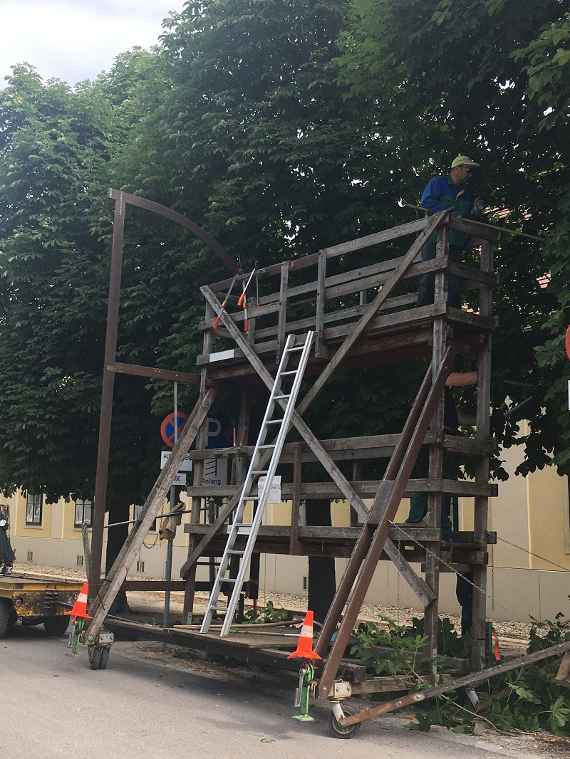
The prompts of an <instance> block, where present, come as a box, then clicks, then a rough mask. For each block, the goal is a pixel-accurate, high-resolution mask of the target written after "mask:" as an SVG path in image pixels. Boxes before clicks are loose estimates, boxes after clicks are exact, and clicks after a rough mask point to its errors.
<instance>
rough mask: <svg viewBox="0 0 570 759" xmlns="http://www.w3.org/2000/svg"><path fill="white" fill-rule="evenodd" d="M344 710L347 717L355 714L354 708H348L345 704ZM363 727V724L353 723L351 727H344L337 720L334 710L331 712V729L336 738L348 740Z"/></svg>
mask: <svg viewBox="0 0 570 759" xmlns="http://www.w3.org/2000/svg"><path fill="white" fill-rule="evenodd" d="M342 710H343V712H344V714H345V716H346V717H349V716H351V715H352V714H354V710H352V709H348V708H347V707H345V706H343V707H342ZM361 727H362V725H361V724H358V725H351V726H350V727H342V726H341V725H340V724H339V723H338V722H337V720H336V717H335V716H334V713H333V712H332V711H331V713H330V720H329V729H330V731H331V733H332V734H333V735H334V737H335V738H340V739H341V740H348V739H349V738H354V736H355V735H356V733H357V732H358V731H359V730H360V728H361Z"/></svg>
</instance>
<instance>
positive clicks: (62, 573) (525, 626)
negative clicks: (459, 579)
mask: <svg viewBox="0 0 570 759" xmlns="http://www.w3.org/2000/svg"><path fill="white" fill-rule="evenodd" d="M14 570H15V571H16V572H22V573H26V572H28V573H31V574H42V575H54V576H57V577H69V578H73V579H77V578H80V579H85V572H84V571H82V570H79V569H71V568H69V567H48V566H40V565H35V564H34V565H30V564H15V565H14ZM129 577H130V578H132V579H137V580H140V579H147V580H149V579H157V580H158V579H161V578H159V577H156V578H154V577H153V578H150V577H147V576H146V575H144V576H142V577H141V575H135V574H133V575H132V576H131V575H129ZM207 598H208V596H207V594H206V593H197V594H196V605H197V608H198V609H200V608H201V607H202V606H203V607H205V606H206V602H207ZM163 599H164V594H163V593H161V592H159V591H150V592H149V591H147V592H145V593H144V594H143V593H129V603H130V605H131V607H132V609H133V610H137V609H140V610H144V611H145V612H147V613H156V614H157V615H158V614H160V613H161V612H162V607H163V604H164V600H163ZM171 601H172V607H171V608H172V612H173V613H174V614H176V613H182V605H183V594H182V593H180V592H175V593H172V594H171ZM267 601H271V602H272V603H273V605H274V606H276V607H278V608H283V609H290V610H291V611H298V612H304V611H305V610H306V608H307V596H306V595H305V596H303V595H293V594H291V593H264V592H260V594H259V605H260V606H264V605H265V604H266V603H267ZM246 603H247V604H249V605H251V601H247V602H246ZM419 614H420V612H418V610H417V609H410V608H402V609H400V608H398V607H396V606H377V605H374V604H364V606H363V607H362V610H361V613H360V615H359V619H360V620H362V621H365V622H378V623H380V624H382V623H383V621H384V620H391V621H393V622H395V623H396V624H399V625H409V624H411V622H412V618H413V617H417V616H418V615H419ZM449 619H450V621H451V622H452V623H453V625H454V627H455V629H456V630H457V632H460V619H459V617H454V616H449ZM493 627H494V628H495V630H496V632H497V635H498V636H499V640H501V641H504V642H505V643H507V644H508V645H509V647H510V646H511V645H512V646H513V647H514V648H517V647H519V646H521V647H522V646H524V645H525V644H526V643H527V641H528V636H529V631H530V628H531V625H530V623H526V622H494V623H493Z"/></svg>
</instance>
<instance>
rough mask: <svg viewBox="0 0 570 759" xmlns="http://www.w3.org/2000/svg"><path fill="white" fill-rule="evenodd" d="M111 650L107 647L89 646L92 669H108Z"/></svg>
mask: <svg viewBox="0 0 570 759" xmlns="http://www.w3.org/2000/svg"><path fill="white" fill-rule="evenodd" d="M109 653H110V648H108V647H107V646H105V647H103V646H89V649H88V654H89V667H90V669H107V664H108V663H109Z"/></svg>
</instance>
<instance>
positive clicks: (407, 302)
mask: <svg viewBox="0 0 570 759" xmlns="http://www.w3.org/2000/svg"><path fill="white" fill-rule="evenodd" d="M416 301H417V294H416V293H407V294H405V295H397V296H396V297H394V298H388V300H387V301H386V303H385V304H384V305H383V306H382V308H381V309H380V313H382V312H385V311H389V310H391V309H396V308H402V307H406V306H413V305H415V303H416ZM365 310H366V306H365V305H364V306H352V307H351V308H343V309H339V310H338V311H331V312H329V313H327V314H324V315H323V324H334V323H335V322H340V321H348V320H350V319H356V318H358V317H359V316H362V314H363V313H364V312H365ZM233 316H234V315H233V314H232V317H233ZM233 320H234V321H236V322H237V321H240V320H241V318H234V319H233ZM201 324H202V325H204V326H202V329H206V328H207V327H206V326H205V322H202V323H201ZM315 326H316V317H315V316H308V317H306V318H304V319H297V320H295V321H291V322H287V324H286V326H285V332H286V333H290V332H301V331H302V330H307V329H311V328H313V327H315ZM277 330H278V326H277V325H276V324H275V325H273V326H272V327H263V328H262V329H258V330H257V332H256V338H257V339H259V340H264V339H267V338H270V337H274V336H275V335H276V334H277ZM220 334H221V335H222V336H225V335H227V336H228V337H229V335H228V333H227V332H226V331H225V330H223V331H222V330H221V331H220Z"/></svg>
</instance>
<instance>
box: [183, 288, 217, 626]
mask: <svg viewBox="0 0 570 759" xmlns="http://www.w3.org/2000/svg"><path fill="white" fill-rule="evenodd" d="M213 318H214V312H213V311H212V309H211V307H210V306H209V304H208V303H207V304H206V312H205V314H204V320H205V322H206V324H212V320H213ZM211 350H212V330H211V329H207V330H205V332H204V338H203V343H202V352H203V354H204V355H205V356H208V355H209V353H210V351H211ZM207 379H208V369H207V367H206V368H204V369H202V371H201V373H200V396H201V397H202V396H203V395H204V393H205V392H206V383H207ZM207 444H208V419H207V418H206V420H205V423H204V424H203V425H202V428H201V429H200V432H199V433H198V437H197V445H198V448H201V449H202V450H203V449H204V448H206V446H207ZM203 476H204V461H203V460H198V461H194V462H193V466H192V482H193V484H194V486H197V485H201V484H202V479H203ZM201 509H202V499H201V498H200V497H196V496H193V497H192V512H191V514H190V522H191V524H199V523H200V515H201ZM196 541H197V539H196V537H195V536H193V535H191V534H190V535H189V536H188V556H190V555H191V554H192V551H193V550H194V548H195V544H196ZM197 569H198V566H197V564H194V565H193V566H192V567H191V568H190V571H189V572H188V574H187V575H186V576H185V578H184V579H185V581H186V586H185V588H184V608H183V617H184V621H185V623H186V624H192V613H193V609H194V596H195V594H196V572H197Z"/></svg>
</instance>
